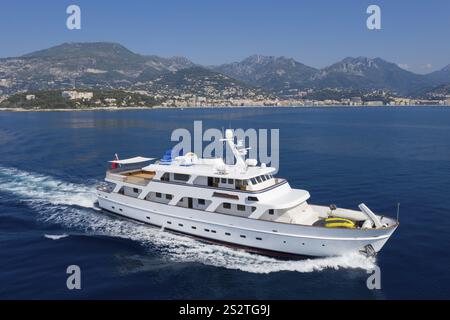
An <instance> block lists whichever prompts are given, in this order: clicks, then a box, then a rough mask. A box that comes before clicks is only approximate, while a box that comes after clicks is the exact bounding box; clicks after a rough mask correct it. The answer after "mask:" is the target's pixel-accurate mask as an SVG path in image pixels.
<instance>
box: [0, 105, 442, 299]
mask: <svg viewBox="0 0 450 320" xmlns="http://www.w3.org/2000/svg"><path fill="white" fill-rule="evenodd" d="M194 120H203V126H204V128H205V129H206V128H209V127H214V128H222V127H225V128H227V127H231V128H244V129H246V128H268V129H271V128H279V129H280V172H279V174H278V175H279V176H282V177H286V178H288V179H289V181H290V183H291V185H292V186H293V187H297V188H304V189H307V190H309V191H310V193H311V195H312V198H311V200H310V202H312V203H317V204H325V205H327V204H330V203H336V204H337V205H338V206H340V207H348V208H356V207H357V205H358V204H359V203H361V202H365V203H366V204H367V205H368V206H369V207H370V208H372V209H373V210H374V211H376V212H383V213H386V214H388V215H392V216H395V215H396V205H397V203H398V202H400V203H401V213H400V222H401V225H400V227H399V229H398V230H397V232H396V233H395V234H394V235H393V237H392V238H391V239H390V241H389V242H388V243H387V245H386V246H385V248H384V249H383V250H382V252H381V254H379V255H378V257H377V258H376V259H374V258H365V257H361V256H357V255H349V256H343V257H332V258H320V259H305V260H277V259H274V258H270V257H265V256H260V255H255V254H250V253H246V252H243V251H239V250H236V249H231V248H227V247H222V246H219V245H213V244H205V243H203V242H200V241H197V240H194V239H192V238H189V237H185V236H182V235H175V234H171V233H169V232H163V231H160V230H159V229H156V228H152V227H149V226H145V225H142V224H138V223H135V222H133V221H129V220H126V219H121V218H118V217H115V216H111V215H108V214H105V213H103V212H99V211H96V210H94V208H93V203H94V201H95V195H94V189H95V185H96V184H97V183H99V182H101V181H102V179H103V176H104V171H105V169H106V166H107V164H106V161H107V160H109V159H111V157H112V155H113V154H114V153H115V152H118V153H119V154H120V155H121V156H122V157H128V156H135V155H148V156H155V155H156V156H159V155H163V154H164V152H165V150H167V149H168V148H169V147H171V146H172V145H173V143H171V142H170V134H171V132H172V130H173V129H176V128H187V129H190V130H191V129H192V127H193V121H194ZM0 151H1V152H0V298H3V299H5V298H8V299H11V298H41V299H42V298H57V299H75V298H76V299H79V298H86V299H94V298H95V299H98V298H113V299H116V298H124V299H133V298H139V299H140V298H145V299H228V298H229V299H232V298H239V299H243V298H251V299H315V298H323V299H404V298H413V299H420V298H426V299H430V298H438V299H442V298H446V299H448V298H450V289H449V287H450V273H449V272H448V269H449V266H450V244H449V243H450V242H449V240H450V239H449V230H450V108H428V107H427V108H414V107H408V108H283V109H275V108H239V109H235V108H233V109H186V110H161V109H160V110H146V111H133V110H129V111H115V112H108V111H96V112H45V113H39V112H36V113H35V112H27V113H10V112H2V113H0ZM69 265H79V266H80V268H81V283H82V289H81V290H68V289H67V287H66V279H67V276H68V275H67V274H66V268H67V267H68V266H69ZM374 265H377V266H379V267H380V269H381V286H382V288H381V289H380V290H369V289H368V288H367V286H366V279H367V277H368V276H369V274H368V271H367V270H370V269H372V268H373V266H374Z"/></svg>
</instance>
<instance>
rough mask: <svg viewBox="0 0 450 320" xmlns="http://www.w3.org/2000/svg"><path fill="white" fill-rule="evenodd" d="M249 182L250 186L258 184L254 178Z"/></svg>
mask: <svg viewBox="0 0 450 320" xmlns="http://www.w3.org/2000/svg"><path fill="white" fill-rule="evenodd" d="M250 181H251V182H252V184H257V183H258V182H256V179H255V178H251V179H250Z"/></svg>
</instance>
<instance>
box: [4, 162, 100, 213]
mask: <svg viewBox="0 0 450 320" xmlns="http://www.w3.org/2000/svg"><path fill="white" fill-rule="evenodd" d="M0 191H6V192H12V193H14V194H16V195H19V196H21V197H23V200H25V201H28V202H35V203H36V202H43V203H46V204H52V205H56V206H57V205H69V206H71V205H77V206H82V207H86V208H92V207H93V205H94V201H95V193H94V187H93V186H84V185H78V184H74V183H69V182H64V181H60V180H58V179H54V178H52V177H49V176H46V175H42V174H38V173H31V172H26V171H22V170H18V169H15V168H4V167H0Z"/></svg>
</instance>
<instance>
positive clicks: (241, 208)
mask: <svg viewBox="0 0 450 320" xmlns="http://www.w3.org/2000/svg"><path fill="white" fill-rule="evenodd" d="M222 206H223V208H224V209H231V203H229V202H224V203H223V204H222ZM236 207H237V210H238V211H245V210H246V208H247V206H246V205H243V204H238V205H236ZM251 208H252V212H254V211H255V210H256V207H251Z"/></svg>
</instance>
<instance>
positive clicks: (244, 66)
mask: <svg viewBox="0 0 450 320" xmlns="http://www.w3.org/2000/svg"><path fill="white" fill-rule="evenodd" d="M448 84H450V65H449V66H447V67H445V68H443V69H442V70H439V71H435V72H432V73H430V74H426V75H419V74H415V73H412V72H410V71H407V70H405V69H402V68H400V67H399V66H398V65H397V64H395V63H391V62H388V61H385V60H383V59H381V58H374V59H372V58H367V57H356V58H351V57H348V58H345V59H343V60H342V61H339V62H336V63H335V64H332V65H330V66H328V67H325V68H322V69H316V68H313V67H310V66H307V65H305V64H303V63H301V62H298V61H296V60H294V59H292V58H287V57H272V56H262V55H253V56H250V57H248V58H246V59H244V60H242V61H240V62H233V63H229V64H222V65H219V66H201V65H198V64H195V63H193V62H192V61H190V60H188V59H187V58H184V57H171V58H164V57H158V56H154V55H141V54H137V53H134V52H132V51H130V50H128V49H127V48H125V47H124V46H122V45H120V44H117V43H107V42H96V43H64V44H61V45H58V46H55V47H52V48H48V49H44V50H40V51H36V52H33V53H30V54H26V55H23V56H20V57H14V58H2V59H0V93H3V94H13V93H15V92H23V91H29V90H45V89H55V88H58V89H59V88H66V87H71V86H74V85H75V86H76V87H95V88H106V89H111V88H121V89H136V90H138V89H139V90H147V91H148V92H152V93H154V92H155V88H159V89H158V90H165V92H173V93H174V94H183V93H194V94H201V93H204V92H206V93H211V92H214V94H218V95H220V94H221V92H224V91H226V92H228V93H230V95H233V94H234V95H235V94H238V97H241V98H244V97H248V96H249V95H250V96H254V95H262V96H276V97H289V96H293V95H295V94H297V93H298V92H299V91H301V90H307V89H317V90H320V89H325V88H336V89H346V90H349V89H355V90H367V91H370V90H386V91H390V92H392V93H393V94H398V95H406V96H414V95H416V94H418V93H424V92H428V91H430V90H434V89H435V88H437V87H440V86H443V85H448ZM206 93H205V94H206Z"/></svg>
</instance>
